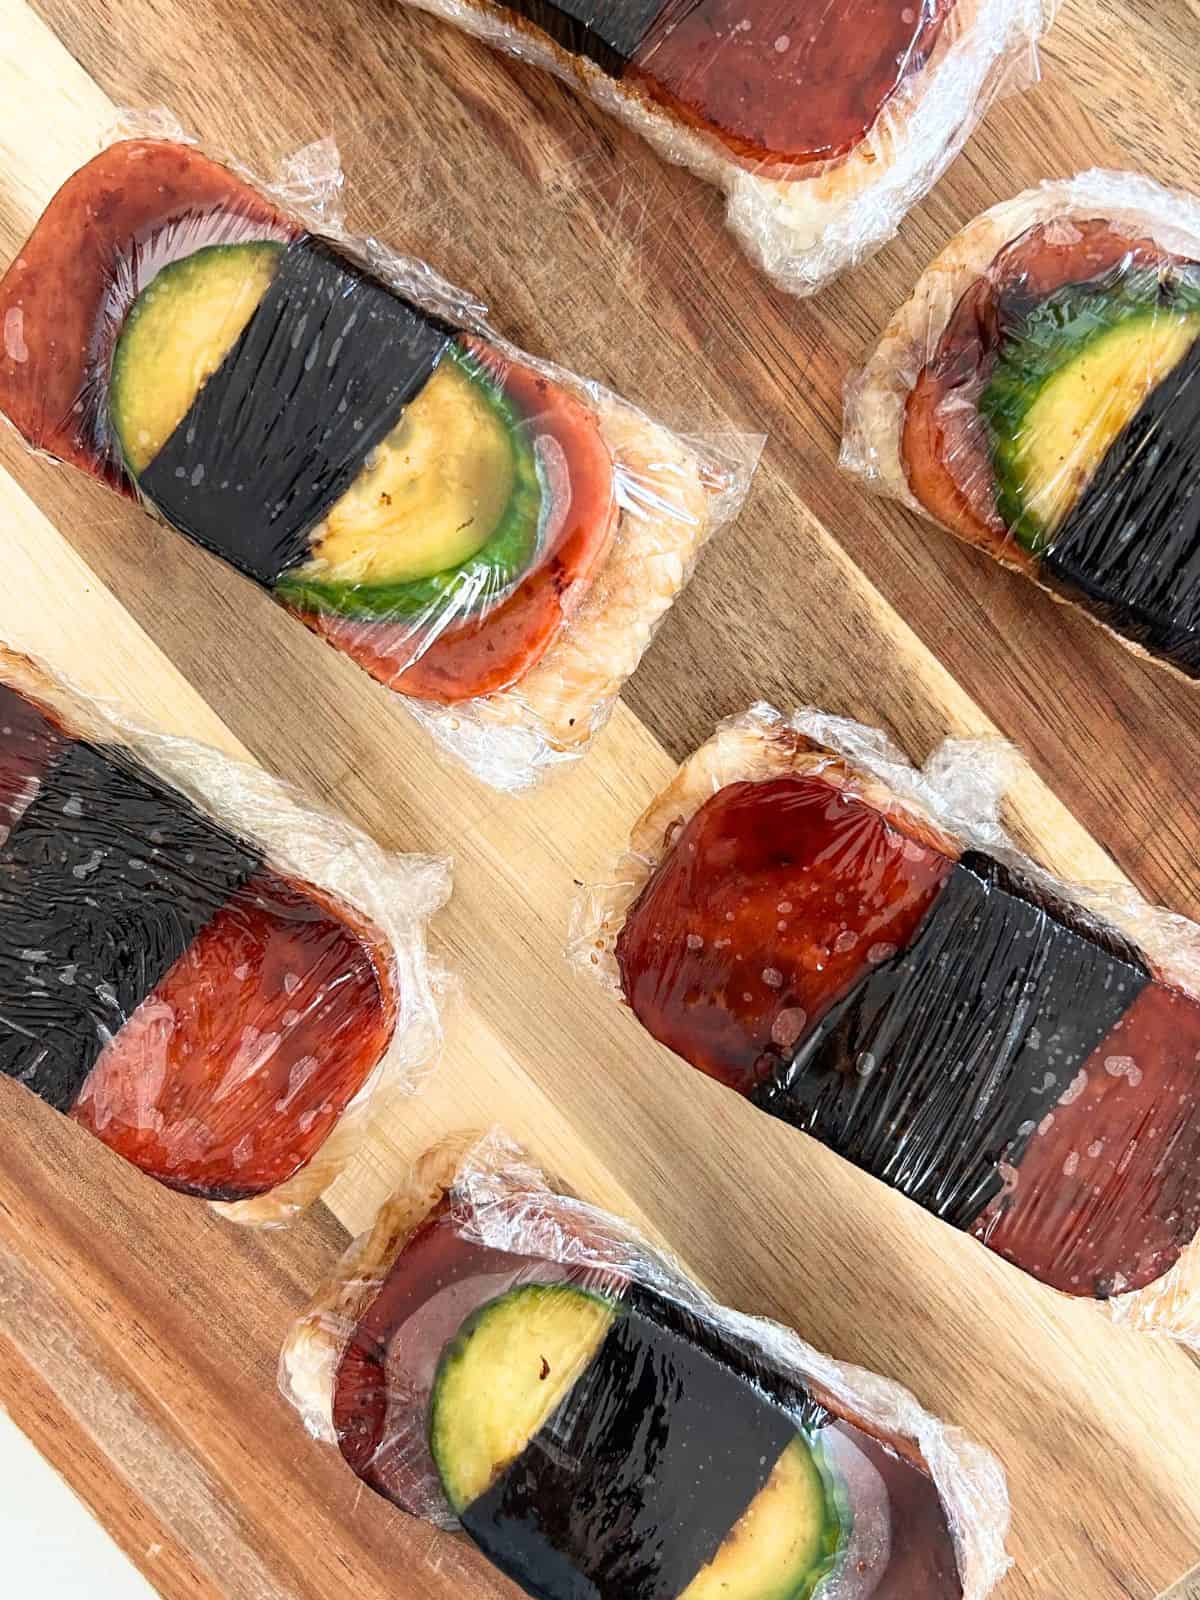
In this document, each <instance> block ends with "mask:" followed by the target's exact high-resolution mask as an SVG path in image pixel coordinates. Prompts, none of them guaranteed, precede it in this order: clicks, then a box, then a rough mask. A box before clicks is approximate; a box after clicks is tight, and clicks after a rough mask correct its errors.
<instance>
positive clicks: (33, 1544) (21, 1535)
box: [0, 1411, 158, 1600]
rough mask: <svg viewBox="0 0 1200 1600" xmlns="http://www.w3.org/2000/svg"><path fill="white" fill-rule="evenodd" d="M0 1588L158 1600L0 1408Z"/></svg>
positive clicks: (105, 1599)
mask: <svg viewBox="0 0 1200 1600" xmlns="http://www.w3.org/2000/svg"><path fill="white" fill-rule="evenodd" d="M0 1551H3V1568H2V1571H3V1577H2V1578H0V1592H3V1593H4V1594H5V1595H12V1596H13V1597H14V1600H16V1597H18V1596H36V1597H37V1600H158V1597H157V1595H156V1593H155V1591H154V1590H153V1589H152V1588H151V1587H150V1585H149V1584H148V1583H147V1582H146V1580H145V1579H144V1578H143V1577H142V1575H141V1574H140V1573H139V1572H138V1570H137V1569H136V1567H134V1566H133V1565H132V1564H131V1563H130V1561H129V1560H128V1559H127V1557H126V1556H125V1555H124V1553H123V1552H122V1551H121V1550H120V1549H118V1547H117V1546H116V1545H115V1544H114V1543H113V1541H112V1540H111V1539H110V1538H109V1536H108V1534H107V1533H105V1531H104V1529H103V1528H101V1526H100V1524H99V1523H98V1522H96V1521H95V1520H94V1518H93V1517H92V1515H91V1513H90V1512H89V1511H88V1509H87V1507H86V1506H85V1505H84V1504H83V1502H82V1501H81V1500H77V1499H76V1497H75V1495H74V1494H73V1493H72V1492H71V1490H70V1489H68V1488H67V1486H66V1484H65V1483H64V1482H63V1480H62V1479H61V1478H60V1477H59V1476H58V1474H57V1473H56V1472H55V1470H54V1468H53V1467H52V1466H50V1464H49V1463H48V1462H46V1461H44V1460H43V1459H42V1457H41V1456H40V1455H39V1454H38V1452H37V1451H36V1450H35V1449H34V1447H33V1446H32V1445H31V1444H30V1443H29V1440H28V1439H27V1438H26V1437H25V1435H24V1434H23V1433H22V1432H21V1430H20V1429H19V1428H18V1427H17V1426H16V1424H15V1423H13V1422H12V1421H10V1419H9V1418H8V1417H7V1416H6V1415H5V1414H4V1412H3V1411H0Z"/></svg>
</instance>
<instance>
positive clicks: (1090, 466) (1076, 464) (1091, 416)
mask: <svg viewBox="0 0 1200 1600" xmlns="http://www.w3.org/2000/svg"><path fill="white" fill-rule="evenodd" d="M1198 335H1200V316H1196V315H1190V316H1188V315H1181V314H1179V313H1178V312H1169V311H1156V312H1155V313H1154V315H1153V316H1146V317H1134V318H1131V319H1130V320H1129V321H1127V322H1123V323H1120V324H1118V326H1116V327H1115V328H1112V329H1110V330H1109V332H1108V333H1106V334H1103V335H1101V336H1100V337H1099V338H1096V339H1093V340H1091V341H1090V342H1089V343H1088V344H1087V345H1086V346H1085V347H1084V348H1083V349H1082V350H1081V351H1080V352H1079V354H1078V355H1077V356H1076V357H1075V358H1074V360H1072V361H1068V362H1067V363H1066V365H1065V366H1064V367H1063V368H1062V369H1061V370H1060V371H1058V372H1056V373H1055V374H1054V375H1053V376H1052V377H1051V378H1049V379H1048V380H1047V381H1046V383H1045V385H1044V386H1043V388H1042V391H1041V393H1040V394H1039V395H1038V397H1037V398H1036V400H1034V402H1033V404H1032V405H1031V406H1030V408H1029V410H1028V412H1027V413H1026V415H1025V419H1024V422H1023V424H1022V427H1021V434H1020V437H1019V439H1018V440H1017V441H1016V444H1017V452H1018V459H1019V462H1020V472H1021V481H1022V500H1023V503H1024V507H1025V510H1026V511H1027V513H1028V514H1029V515H1030V517H1031V518H1032V519H1033V520H1034V522H1035V523H1036V524H1038V525H1039V526H1040V527H1042V528H1044V529H1045V530H1047V531H1048V532H1049V531H1052V530H1053V529H1054V528H1056V527H1057V526H1058V524H1059V523H1060V522H1061V521H1062V519H1063V518H1064V517H1065V516H1066V514H1067V512H1068V511H1069V510H1070V509H1071V507H1072V506H1073V505H1074V503H1075V501H1076V500H1077V499H1078V497H1079V495H1080V494H1081V492H1082V491H1083V489H1084V488H1085V487H1086V486H1087V483H1088V482H1089V480H1090V479H1091V477H1092V474H1093V473H1094V472H1095V470H1096V468H1097V467H1098V466H1099V465H1100V463H1101V461H1102V460H1103V459H1104V457H1105V455H1107V453H1108V451H1109V450H1110V449H1111V447H1112V445H1113V444H1114V443H1115V441H1116V439H1117V437H1118V436H1119V435H1120V433H1121V432H1122V431H1123V430H1124V429H1125V428H1126V427H1127V426H1128V424H1129V423H1130V422H1131V421H1132V420H1133V417H1134V416H1135V415H1136V413H1137V411H1138V409H1139V408H1140V407H1141V405H1142V403H1143V401H1144V400H1145V399H1146V396H1147V395H1148V394H1149V393H1150V391H1151V390H1152V389H1154V388H1156V387H1157V386H1158V384H1160V383H1161V382H1162V380H1163V379H1164V378H1165V377H1166V376H1167V374H1168V373H1169V372H1170V371H1171V369H1172V368H1173V367H1175V366H1177V365H1178V363H1179V362H1180V361H1182V360H1183V358H1184V356H1185V355H1187V353H1188V351H1189V350H1190V349H1191V347H1192V345H1193V344H1194V343H1195V340H1196V338H1197V336H1198Z"/></svg>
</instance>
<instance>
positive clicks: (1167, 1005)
mask: <svg viewBox="0 0 1200 1600" xmlns="http://www.w3.org/2000/svg"><path fill="white" fill-rule="evenodd" d="M580 949H581V953H582V954H583V955H584V957H585V959H588V960H590V962H592V963H593V964H596V965H598V966H604V967H606V968H607V969H608V970H610V972H611V976H612V978H613V980H614V981H615V984H616V986H617V988H618V990H619V992H620V994H621V995H622V997H623V998H624V1000H625V1001H626V1003H627V1004H628V1005H629V1006H630V1007H631V1008H632V1010H633V1011H634V1012H635V1014H636V1015H637V1017H638V1018H639V1020H640V1021H641V1022H642V1023H643V1025H644V1026H645V1027H646V1028H647V1029H648V1030H649V1032H650V1033H652V1034H653V1035H654V1036H655V1038H657V1039H659V1040H660V1041H661V1042H662V1043H664V1044H666V1045H668V1046H669V1047H670V1048H671V1049H672V1050H674V1051H675V1052H676V1053H677V1054H678V1055H680V1056H682V1057H683V1059H684V1060H686V1061H688V1062H689V1063H691V1064H692V1065H693V1066H695V1067H697V1068H699V1069H700V1070H701V1071H703V1072H705V1073H707V1074H709V1075H710V1076H712V1077H715V1078H717V1079H719V1080H720V1081H722V1082H723V1083H725V1084H728V1085H729V1086H731V1087H732V1088H734V1089H736V1090H738V1091H739V1092H740V1093H742V1094H744V1095H746V1096H747V1097H748V1098H749V1099H750V1100H751V1101H752V1102H753V1103H754V1104H756V1105H758V1106H760V1107H761V1108H762V1109H764V1110H766V1111H768V1112H770V1113H771V1114H772V1115H774V1116H777V1117H780V1118H782V1119H783V1120H785V1121H787V1122H789V1123H791V1124H792V1125H793V1126H794V1127H796V1128H799V1129H801V1130H802V1131H804V1132H806V1133H808V1134H811V1135H812V1136H813V1137H814V1138H817V1139H819V1140H820V1141H821V1142H822V1143H823V1144H826V1145H828V1146H829V1147H830V1148H831V1149H833V1150H836V1151H837V1152H838V1153H839V1154H841V1155H843V1156H845V1157H846V1158H847V1159H849V1160H850V1161H853V1162H854V1163H855V1164H856V1165H858V1166H860V1167H862V1168H863V1169H865V1170H866V1171H867V1172H869V1173H871V1174H872V1175H873V1176H875V1177H877V1178H879V1179H881V1180H882V1181H884V1182H885V1183H887V1184H889V1185H890V1186H892V1187H893V1188H895V1189H898V1190H899V1191H900V1192H901V1193H902V1194H904V1195H907V1196H908V1197H909V1198H910V1199H912V1200H914V1201H916V1202H917V1203H918V1204H919V1205H921V1206H923V1207H925V1208H926V1209H927V1210H929V1211H931V1212H933V1213H934V1214H935V1215H936V1216H939V1217H941V1218H943V1219H945V1220H946V1221H947V1222H950V1223H952V1224H953V1225H954V1226H955V1227H957V1228H961V1229H966V1230H968V1231H970V1232H971V1233H973V1234H974V1235H975V1236H976V1237H978V1238H980V1239H981V1240H983V1241H984V1242H985V1243H986V1244H988V1245H989V1246H990V1247H991V1248H992V1249H993V1250H995V1251H998V1252H999V1253H1000V1254H1002V1255H1003V1256H1005V1257H1006V1258H1007V1259H1009V1260H1011V1261H1012V1262H1014V1263H1015V1264H1016V1265H1017V1266H1019V1267H1021V1268H1022V1269H1023V1270H1025V1271H1026V1272H1029V1273H1031V1274H1033V1275H1034V1276H1035V1277H1038V1278H1040V1279H1041V1280H1042V1281H1044V1282H1046V1283H1049V1284H1052V1285H1053V1286H1054V1287H1055V1288H1058V1289H1060V1290H1063V1291H1065V1292H1066V1293H1068V1294H1073V1295H1079V1296H1090V1297H1095V1298H1099V1299H1106V1298H1108V1297H1111V1296H1115V1295H1120V1294H1126V1293H1133V1292H1135V1291H1138V1290H1142V1289H1145V1288H1146V1287H1147V1286H1148V1285H1152V1284H1154V1283H1156V1282H1157V1281H1158V1280H1159V1279H1161V1278H1162V1277H1163V1276H1164V1275H1165V1274H1166V1273H1168V1272H1169V1271H1170V1270H1171V1268H1172V1267H1174V1265H1175V1264H1176V1262H1177V1261H1178V1259H1179V1257H1180V1255H1181V1253H1182V1252H1183V1251H1184V1250H1185V1249H1186V1248H1187V1247H1188V1245H1190V1243H1191V1242H1192V1239H1193V1237H1194V1235H1195V1234H1196V1231H1197V1228H1198V1227H1200V1107H1198V1106H1197V1087H1198V1081H1197V1069H1196V1061H1197V1059H1198V1057H1200V1002H1198V1001H1197V1000H1196V998H1195V997H1194V996H1193V995H1192V994H1190V993H1188V992H1185V991H1184V990H1183V989H1182V988H1180V987H1178V986H1177V985H1176V984H1175V983H1174V982H1172V981H1170V980H1169V979H1168V978H1166V977H1164V976H1162V975H1161V974H1160V973H1159V972H1157V971H1156V969H1155V966H1154V964H1153V963H1152V962H1151V961H1150V960H1149V958H1148V957H1147V956H1146V954H1145V953H1144V952H1143V951H1142V950H1141V949H1140V948H1139V947H1138V946H1137V945H1136V944H1135V943H1134V942H1133V940H1132V939H1131V938H1129V937H1128V936H1127V935H1126V934H1124V933H1122V932H1121V931H1119V930H1118V929H1117V928H1116V927H1115V926H1112V925H1110V924H1108V923H1106V922H1104V921H1103V920H1101V919H1100V918H1099V917H1097V916H1095V915H1093V914H1092V913H1090V912H1088V911H1086V910H1084V909H1083V908H1082V907H1081V906H1080V905H1079V904H1077V903H1076V902H1075V901H1074V900H1073V899H1072V898H1071V897H1070V895H1069V894H1068V892H1067V890H1066V889H1065V888H1062V889H1060V888H1059V887H1057V886H1055V885H1053V884H1051V883H1050V882H1049V881H1048V880H1047V879H1045V878H1044V876H1042V875H1040V874H1036V873H1035V871H1034V869H1033V868H1032V866H1031V865H1030V866H1028V867H1025V866H1022V865H1021V864H1020V863H1019V862H1016V861H1014V860H1012V859H1005V860H1000V859H997V858H996V857H995V856H992V855H990V854H988V853H987V852H986V851H984V850H981V849H978V848H972V847H970V846H969V845H967V844H964V843H963V842H962V841H961V840H960V839H958V838H957V837H955V836H954V835H953V834H951V833H950V832H949V831H948V830H947V829H946V828H945V827H944V826H942V824H941V823H940V822H939V821H938V820H937V819H936V818H935V817H933V816H932V815H931V814H929V813H928V812H927V811H925V810H924V809H923V808H922V806H921V805H920V804H918V803H916V802H914V801H913V800H912V798H911V796H909V797H906V796H903V795H900V794H897V793H895V792H893V791H892V790H891V789H889V788H888V787H887V786H886V785H885V784H884V783H882V782H881V781H880V780H879V779H878V778H876V777H873V776H872V775H871V774H870V772H868V771H866V770H865V769H861V768H858V767H856V766H855V765H854V763H853V762H851V761H849V760H847V759H846V758H844V757H842V756H839V755H837V754H836V753H835V752H834V751H832V750H829V749H826V748H824V747H822V746H821V745H820V744H818V743H816V742H815V741H814V739H812V738H810V737H808V736H807V735H806V734H805V733H803V732H801V731H800V730H799V728H797V727H795V726H792V725H789V724H788V723H786V722H784V721H783V719H782V718H779V717H777V716H775V715H774V714H768V713H766V712H765V710H764V711H760V712H759V713H757V714H752V715H751V716H749V717H747V718H746V719H744V720H743V721H740V722H737V723H735V724H732V725H729V726H727V727H725V728H724V729H722V730H721V731H720V732H719V733H718V734H717V735H716V736H715V738H714V739H712V740H711V741H710V742H709V744H708V745H706V746H704V747H703V748H702V749H701V750H700V751H698V752H697V754H696V755H695V756H693V757H692V758H691V760H690V761H689V762H687V763H686V764H685V765H684V767H683V768H682V769H681V772H680V775H679V777H678V778H677V779H676V781H675V783H674V784H673V785H672V786H671V788H670V789H668V790H667V791H666V792H665V793H664V794H663V795H662V796H661V797H660V798H659V800H658V801H657V802H656V803H655V804H654V805H653V806H652V807H651V808H650V810H649V811H648V812H647V813H646V815H645V816H644V817H643V818H642V819H641V821H640V822H639V824H638V826H637V828H636V830H635V833H634V840H633V855H632V857H631V863H630V867H629V872H628V882H627V885H626V888H625V889H624V890H623V891H622V892H621V893H620V894H618V895H616V896H615V897H612V898H611V899H610V900H609V902H608V903H607V905H606V906H605V907H604V908H603V911H602V913H601V916H600V919H599V920H598V921H593V922H592V923H591V924H590V925H589V926H587V927H586V928H585V929H584V931H583V934H582V936H581V939H580Z"/></svg>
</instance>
